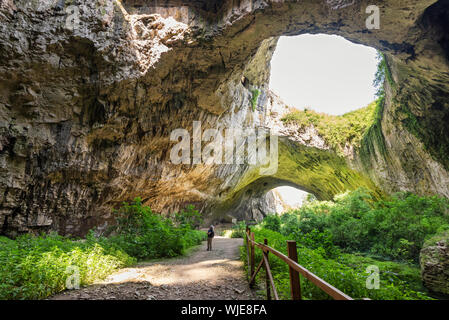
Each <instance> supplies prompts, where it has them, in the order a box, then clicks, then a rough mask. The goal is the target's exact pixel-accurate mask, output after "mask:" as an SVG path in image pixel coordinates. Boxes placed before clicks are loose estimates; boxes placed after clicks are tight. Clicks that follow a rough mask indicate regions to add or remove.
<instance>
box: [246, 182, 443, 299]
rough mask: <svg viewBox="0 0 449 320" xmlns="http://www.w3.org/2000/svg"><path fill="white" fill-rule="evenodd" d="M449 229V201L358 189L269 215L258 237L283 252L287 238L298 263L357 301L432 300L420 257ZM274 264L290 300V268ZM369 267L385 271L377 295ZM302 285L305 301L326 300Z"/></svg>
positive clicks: (279, 280) (322, 294)
mask: <svg viewBox="0 0 449 320" xmlns="http://www.w3.org/2000/svg"><path fill="white" fill-rule="evenodd" d="M444 230H449V200H448V199H445V198H439V197H418V196H416V195H413V194H410V193H398V194H396V195H394V196H393V197H392V198H391V199H387V200H374V199H373V198H372V197H371V196H370V195H369V194H368V193H367V191H366V190H363V189H359V190H356V191H354V192H351V193H345V194H342V195H339V196H336V197H335V198H334V201H313V202H310V203H307V204H306V205H305V206H304V207H302V208H300V209H299V210H293V211H291V212H288V213H285V214H283V215H282V216H277V215H271V216H268V217H266V218H265V219H264V221H263V222H262V223H260V224H259V225H258V226H257V227H256V228H255V234H256V241H258V242H263V239H264V238H266V239H268V242H269V245H270V246H272V247H274V248H275V249H278V250H280V251H281V252H284V253H285V252H286V243H285V241H286V240H296V241H297V243H298V246H299V260H300V264H302V265H303V266H304V267H305V268H307V269H309V270H310V271H312V272H313V273H315V274H316V275H318V276H319V277H321V278H322V279H324V280H326V281H327V282H329V283H330V284H332V285H333V286H335V287H337V288H339V289H340V290H342V291H343V292H345V293H347V294H348V295H350V296H352V297H353V298H358V299H360V298H365V297H368V298H370V299H427V298H428V297H427V296H426V295H425V294H423V293H422V291H424V289H423V288H422V284H421V279H420V270H419V267H418V265H417V263H418V260H419V252H420V250H421V248H422V246H423V243H424V241H425V240H426V239H428V238H430V237H432V236H433V235H435V234H438V233H441V232H442V231H444ZM244 252H245V251H244V250H243V251H242V255H243V254H244ZM258 255H259V256H260V253H258ZM259 258H260V257H259ZM388 260H393V261H388ZM270 261H272V263H273V266H272V270H273V273H274V278H275V280H276V282H277V285H278V286H279V288H280V290H281V292H282V296H283V297H284V298H289V287H288V285H289V284H288V279H289V275H288V269H287V267H286V266H285V265H284V264H283V263H281V262H280V261H279V260H278V259H275V258H273V259H271V260H270ZM371 265H376V266H377V267H379V269H380V280H381V283H380V289H378V290H368V289H366V286H365V284H366V278H367V277H368V274H367V273H366V272H365V271H366V268H367V267H368V266H371ZM302 284H303V293H304V295H305V297H306V298H309V299H326V298H328V297H327V295H326V294H324V293H322V292H321V291H320V290H319V289H317V288H315V287H314V286H313V285H312V284H311V283H309V282H308V281H306V280H304V281H303V282H302Z"/></svg>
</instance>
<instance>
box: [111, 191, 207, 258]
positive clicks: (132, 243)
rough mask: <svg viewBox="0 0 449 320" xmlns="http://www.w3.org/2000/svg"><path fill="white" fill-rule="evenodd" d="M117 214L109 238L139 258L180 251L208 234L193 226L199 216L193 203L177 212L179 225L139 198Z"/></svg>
mask: <svg viewBox="0 0 449 320" xmlns="http://www.w3.org/2000/svg"><path fill="white" fill-rule="evenodd" d="M116 215H117V225H116V226H115V227H114V232H115V235H114V236H112V237H110V238H109V239H108V241H111V242H113V243H114V244H115V245H117V246H118V247H120V248H122V249H123V250H124V251H125V252H126V253H128V254H129V255H131V256H133V257H136V258H138V259H139V260H143V259H152V258H160V257H173V256H176V255H180V254H183V252H184V250H185V249H186V248H188V247H190V246H192V245H195V244H199V243H201V241H202V240H204V238H205V233H204V232H202V231H197V230H192V229H191V224H192V223H194V222H195V221H196V219H197V211H196V210H194V209H193V208H192V207H188V211H183V213H181V214H177V218H178V219H179V220H178V221H180V222H181V223H180V226H179V227H175V225H174V224H173V222H172V221H171V220H170V219H168V218H164V217H163V216H161V215H160V214H156V213H153V212H152V210H151V208H150V207H148V206H143V205H142V201H141V199H140V198H136V199H135V200H134V202H133V203H131V204H129V203H126V202H125V203H123V206H122V207H121V208H120V210H118V211H116Z"/></svg>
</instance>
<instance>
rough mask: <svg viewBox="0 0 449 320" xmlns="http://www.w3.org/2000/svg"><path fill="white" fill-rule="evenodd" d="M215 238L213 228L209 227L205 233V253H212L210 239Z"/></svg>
mask: <svg viewBox="0 0 449 320" xmlns="http://www.w3.org/2000/svg"><path fill="white" fill-rule="evenodd" d="M214 236H215V232H214V226H213V225H211V226H210V228H209V230H208V231H207V251H212V239H213V238H214Z"/></svg>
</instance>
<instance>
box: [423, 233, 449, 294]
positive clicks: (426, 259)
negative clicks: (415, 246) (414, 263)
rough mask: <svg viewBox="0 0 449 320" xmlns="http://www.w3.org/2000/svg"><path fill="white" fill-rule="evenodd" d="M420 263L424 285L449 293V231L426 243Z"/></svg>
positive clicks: (437, 291) (438, 291) (432, 289)
mask: <svg viewBox="0 0 449 320" xmlns="http://www.w3.org/2000/svg"><path fill="white" fill-rule="evenodd" d="M420 264H421V276H422V280H423V284H424V286H425V287H426V288H428V289H429V290H431V291H433V292H436V293H442V294H447V295H449V231H446V232H444V233H442V234H438V235H436V236H434V237H432V238H431V239H429V240H427V241H426V242H425V243H424V246H423V248H422V249H421V253H420Z"/></svg>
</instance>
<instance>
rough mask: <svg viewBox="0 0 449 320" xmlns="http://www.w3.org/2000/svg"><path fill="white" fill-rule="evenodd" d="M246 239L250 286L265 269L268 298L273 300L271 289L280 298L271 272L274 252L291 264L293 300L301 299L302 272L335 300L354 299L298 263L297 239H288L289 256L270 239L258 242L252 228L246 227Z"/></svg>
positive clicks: (276, 298) (275, 296)
mask: <svg viewBox="0 0 449 320" xmlns="http://www.w3.org/2000/svg"><path fill="white" fill-rule="evenodd" d="M245 240H246V253H247V257H248V270H250V276H249V285H250V287H253V286H254V283H255V280H256V275H257V273H258V272H259V271H260V269H261V268H262V266H263V267H264V269H265V273H266V290H267V299H268V300H271V290H273V295H274V299H275V300H279V296H278V293H277V291H276V286H275V284H274V280H273V275H272V274H271V269H270V264H269V259H268V254H269V253H272V254H273V255H275V256H276V257H278V258H279V259H281V260H283V261H284V262H285V263H287V264H288V266H289V273H290V291H291V296H292V299H293V300H301V299H302V297H301V282H300V278H299V275H300V274H301V275H302V276H303V277H304V278H306V279H307V280H309V281H310V282H312V283H313V284H314V285H315V286H317V287H318V288H320V289H321V290H323V291H324V292H326V293H327V294H328V295H329V296H331V297H332V298H334V299H335V300H353V299H352V298H351V297H350V296H348V295H346V294H345V293H343V292H341V291H340V290H338V289H337V288H335V287H333V286H332V285H330V284H329V283H327V282H326V281H324V280H323V279H321V278H319V277H317V276H316V275H314V274H313V273H312V272H310V271H309V270H307V269H306V268H304V267H303V266H301V265H299V264H298V252H297V249H296V241H287V249H288V250H287V252H288V257H287V256H286V255H285V254H283V253H281V252H279V251H277V250H275V249H273V248H271V247H269V246H268V240H267V239H265V240H264V243H263V244H262V243H258V242H256V241H254V232H251V230H250V228H249V227H247V228H246V233H245ZM256 247H257V248H259V249H261V250H262V251H263V256H262V260H261V261H260V263H259V265H258V266H257V268H255V248H256Z"/></svg>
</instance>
